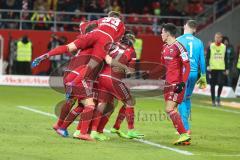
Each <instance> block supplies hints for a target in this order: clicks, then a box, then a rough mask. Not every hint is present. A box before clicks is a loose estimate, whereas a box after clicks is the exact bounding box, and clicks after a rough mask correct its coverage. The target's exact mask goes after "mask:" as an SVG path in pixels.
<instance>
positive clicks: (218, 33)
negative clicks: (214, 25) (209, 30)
mask: <svg viewBox="0 0 240 160" xmlns="http://www.w3.org/2000/svg"><path fill="white" fill-rule="evenodd" d="M215 35H219V36H221V37H223V34H222V33H221V32H216V33H215Z"/></svg>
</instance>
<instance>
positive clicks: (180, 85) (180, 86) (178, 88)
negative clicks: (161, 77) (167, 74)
mask: <svg viewBox="0 0 240 160" xmlns="http://www.w3.org/2000/svg"><path fill="white" fill-rule="evenodd" d="M184 87H185V83H184V82H181V83H178V84H176V86H175V89H174V92H175V93H181V92H182V90H183V89H184Z"/></svg>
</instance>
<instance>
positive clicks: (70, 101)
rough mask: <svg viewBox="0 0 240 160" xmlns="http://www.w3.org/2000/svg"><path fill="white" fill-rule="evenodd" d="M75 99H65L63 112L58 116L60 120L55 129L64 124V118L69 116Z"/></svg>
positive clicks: (54, 126)
mask: <svg viewBox="0 0 240 160" xmlns="http://www.w3.org/2000/svg"><path fill="white" fill-rule="evenodd" d="M75 101H76V100H75V99H74V98H72V99H68V100H66V101H65V103H64V105H63V106H62V108H61V112H60V115H59V118H58V121H57V122H56V123H55V124H54V125H53V129H54V130H57V129H59V128H60V126H61V125H62V124H63V122H64V119H65V118H66V117H67V115H68V113H69V112H70V110H71V109H72V106H73V105H74V103H75Z"/></svg>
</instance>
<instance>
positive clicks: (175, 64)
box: [161, 23, 191, 144]
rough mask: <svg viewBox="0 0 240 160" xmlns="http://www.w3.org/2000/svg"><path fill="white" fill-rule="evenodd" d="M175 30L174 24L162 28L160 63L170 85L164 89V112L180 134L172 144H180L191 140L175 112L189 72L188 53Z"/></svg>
mask: <svg viewBox="0 0 240 160" xmlns="http://www.w3.org/2000/svg"><path fill="white" fill-rule="evenodd" d="M176 33H177V28H176V26H175V25H174V24H171V23H167V24H164V25H163V26H162V33H161V36H162V40H163V42H166V44H165V45H164V46H163V50H162V55H161V63H162V64H163V65H165V67H166V69H167V71H166V77H165V78H166V84H168V85H169V84H170V85H172V88H171V87H170V88H169V87H168V88H167V87H165V88H164V98H165V106H166V112H167V113H168V115H169V117H170V118H171V120H172V122H173V125H174V127H175V128H176V129H177V131H178V133H179V134H180V138H179V139H178V140H177V141H175V142H174V144H182V143H184V142H189V141H190V140H191V138H190V136H189V135H188V134H187V132H186V130H185V128H184V126H183V122H182V119H181V117H180V115H179V113H178V112H177V110H176V109H177V106H178V104H180V103H181V102H182V100H183V97H184V92H185V84H186V82H187V79H188V75H189V72H190V65H189V59H188V53H187V51H186V49H185V48H184V47H183V45H182V44H180V43H179V42H178V41H177V40H176V38H175V36H176Z"/></svg>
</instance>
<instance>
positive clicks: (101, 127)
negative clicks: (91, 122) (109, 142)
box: [97, 114, 111, 133]
mask: <svg viewBox="0 0 240 160" xmlns="http://www.w3.org/2000/svg"><path fill="white" fill-rule="evenodd" d="M110 116H111V114H107V115H103V116H102V118H101V121H100V123H99V125H98V128H97V131H98V132H99V133H103V130H104V128H105V126H106V124H107V122H108V121H109V117H110Z"/></svg>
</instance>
